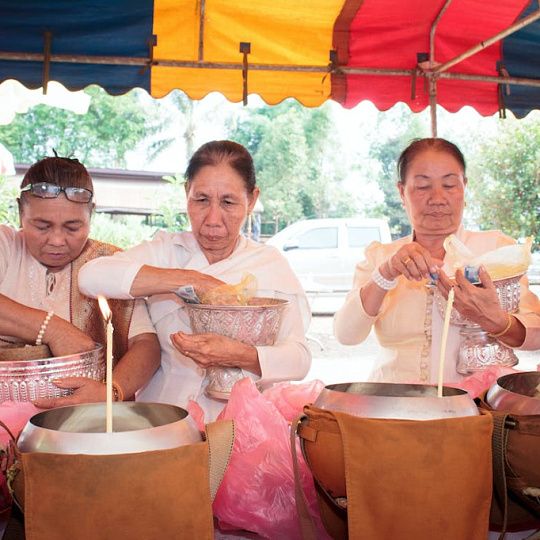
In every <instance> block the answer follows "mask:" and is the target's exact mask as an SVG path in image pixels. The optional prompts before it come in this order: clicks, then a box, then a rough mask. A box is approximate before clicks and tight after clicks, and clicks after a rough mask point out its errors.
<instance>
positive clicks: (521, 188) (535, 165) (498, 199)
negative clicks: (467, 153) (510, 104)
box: [469, 113, 540, 247]
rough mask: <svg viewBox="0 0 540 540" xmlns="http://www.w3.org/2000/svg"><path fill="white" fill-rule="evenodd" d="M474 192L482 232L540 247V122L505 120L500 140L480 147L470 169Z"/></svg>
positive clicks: (536, 119) (529, 118)
mask: <svg viewBox="0 0 540 540" xmlns="http://www.w3.org/2000/svg"><path fill="white" fill-rule="evenodd" d="M469 189H470V190H471V192H472V195H473V196H474V201H473V204H474V206H475V208H474V209H475V211H476V212H475V213H476V219H477V222H478V224H479V225H480V226H481V228H482V229H500V230H502V231H504V232H505V233H506V234H508V235H510V236H512V237H514V238H524V237H527V236H533V237H534V243H535V245H536V247H538V246H540V219H539V217H540V122H539V117H538V115H537V114H536V115H535V114H534V113H531V114H530V115H529V116H527V117H526V118H524V119H521V120H514V119H506V120H502V121H501V122H500V124H499V131H498V134H497V136H496V137H493V138H491V139H488V140H485V141H484V142H483V143H482V144H480V145H479V152H478V153H477V154H475V155H474V156H473V159H472V160H471V166H470V167H469Z"/></svg>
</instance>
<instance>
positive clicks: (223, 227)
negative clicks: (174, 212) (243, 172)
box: [187, 162, 259, 263]
mask: <svg viewBox="0 0 540 540" xmlns="http://www.w3.org/2000/svg"><path fill="white" fill-rule="evenodd" d="M258 194H259V190H258V188H256V189H255V190H254V192H253V193H252V194H248V193H247V191H246V186H245V184H244V181H243V179H242V177H241V176H240V175H239V174H238V173H237V172H236V171H235V170H234V169H233V168H232V167H231V166H230V165H229V164H228V163H226V162H223V163H220V164H219V165H215V166H213V165H207V166H206V167H203V168H202V169H201V170H200V171H199V172H198V173H197V175H196V176H195V177H194V178H193V180H192V181H191V184H190V186H189V190H188V192H187V211H188V216H189V220H190V222H191V228H192V230H193V234H194V235H195V238H196V239H197V241H198V243H199V245H200V246H201V249H202V250H203V252H204V254H205V255H206V258H207V259H208V261H209V262H210V263H214V262H217V261H220V260H222V259H225V258H226V257H228V256H229V255H230V254H231V253H232V252H233V250H234V248H235V246H236V242H237V240H238V236H239V234H240V230H241V228H242V225H243V223H244V220H245V219H246V216H247V215H248V214H249V213H250V212H251V211H252V210H253V207H254V206H255V202H256V200H257V197H258Z"/></svg>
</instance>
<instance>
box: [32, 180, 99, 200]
mask: <svg viewBox="0 0 540 540" xmlns="http://www.w3.org/2000/svg"><path fill="white" fill-rule="evenodd" d="M26 191H29V192H30V193H31V194H32V195H35V196H36V197H39V198H41V199H56V197H58V195H60V193H61V192H62V191H63V192H64V193H65V194H66V199H68V200H70V201H72V202H78V203H87V202H90V201H91V200H92V196H93V193H92V192H91V191H90V190H89V189H86V188H81V187H62V186H57V185H56V184H49V182H38V183H37V184H28V185H27V186H25V187H23V188H22V189H21V193H24V192H26Z"/></svg>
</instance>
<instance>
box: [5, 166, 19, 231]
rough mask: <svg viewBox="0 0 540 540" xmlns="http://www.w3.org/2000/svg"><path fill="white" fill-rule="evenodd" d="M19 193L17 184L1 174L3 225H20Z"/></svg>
mask: <svg viewBox="0 0 540 540" xmlns="http://www.w3.org/2000/svg"><path fill="white" fill-rule="evenodd" d="M17 193H18V189H17V187H16V186H15V184H13V182H9V181H8V180H7V179H6V178H5V177H4V176H2V175H1V174H0V223H2V224H3V225H12V226H13V227H16V226H18V223H19V212H18V209H17Z"/></svg>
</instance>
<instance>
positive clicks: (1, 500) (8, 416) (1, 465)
mask: <svg viewBox="0 0 540 540" xmlns="http://www.w3.org/2000/svg"><path fill="white" fill-rule="evenodd" d="M40 410H41V409H38V408H37V407H35V406H34V405H33V404H32V403H30V402H21V403H19V402H15V401H4V402H3V403H0V420H2V422H3V423H4V424H6V426H7V427H8V428H9V430H10V431H11V433H12V434H13V436H14V437H15V438H17V437H18V435H19V433H20V432H21V431H22V429H23V427H24V426H25V425H26V422H28V420H29V419H30V418H31V417H32V416H34V414H37V413H38V412H40ZM10 441H11V437H10V436H9V434H8V432H7V431H6V430H5V429H4V428H3V427H1V426H0V512H2V511H6V510H7V509H8V508H9V507H10V506H11V496H10V495H9V492H8V489H7V484H6V477H5V473H6V471H5V470H4V469H6V468H7V466H8V465H9V464H8V461H7V457H6V454H5V453H4V450H5V449H6V447H7V445H8V444H9V442H10Z"/></svg>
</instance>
